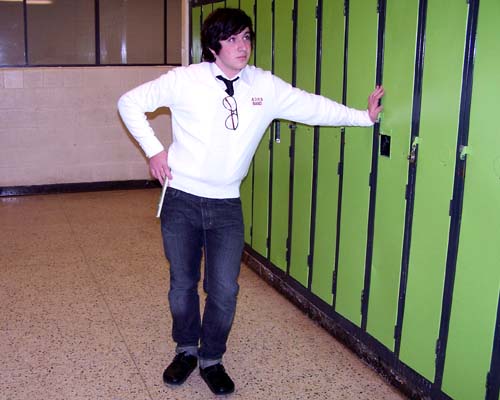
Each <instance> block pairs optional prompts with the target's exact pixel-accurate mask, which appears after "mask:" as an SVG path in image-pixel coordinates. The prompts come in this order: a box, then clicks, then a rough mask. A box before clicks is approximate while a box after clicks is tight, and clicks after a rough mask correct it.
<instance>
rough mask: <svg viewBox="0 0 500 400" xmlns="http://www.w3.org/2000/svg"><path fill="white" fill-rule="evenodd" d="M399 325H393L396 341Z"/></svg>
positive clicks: (396, 339)
mask: <svg viewBox="0 0 500 400" xmlns="http://www.w3.org/2000/svg"><path fill="white" fill-rule="evenodd" d="M398 328H399V326H398V324H396V325H394V340H395V341H396V342H397V341H398V340H399V334H398V331H399V329H398Z"/></svg>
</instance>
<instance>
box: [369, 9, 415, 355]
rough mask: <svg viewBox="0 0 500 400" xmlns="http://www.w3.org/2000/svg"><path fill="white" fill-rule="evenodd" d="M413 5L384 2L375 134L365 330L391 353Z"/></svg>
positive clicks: (412, 61)
mask: <svg viewBox="0 0 500 400" xmlns="http://www.w3.org/2000/svg"><path fill="white" fill-rule="evenodd" d="M418 7H419V1H418V0H388V1H387V3H386V26H385V45H384V82H383V84H384V88H385V90H386V93H387V94H386V96H385V97H384V100H383V102H384V109H385V111H384V115H383V118H382V119H381V124H380V134H381V135H385V136H386V137H388V138H389V139H388V140H390V153H389V154H388V155H381V154H380V152H379V155H378V157H379V159H378V174H377V201H376V207H375V226H374V239H373V257H372V269H371V281H370V300H369V304H368V320H367V331H368V333H370V334H371V335H372V336H373V337H375V338H376V339H378V340H379V341H380V342H381V343H383V344H384V345H385V346H386V347H388V348H389V349H391V350H394V326H395V324H396V319H397V310H398V295H399V278H400V270H401V262H402V260H401V256H402V249H403V238H404V225H405V208H406V201H405V191H406V181H407V176H408V159H407V156H408V149H409V143H410V132H411V123H412V103H413V101H412V100H413V75H414V65H415V46H416V40H415V38H416V36H417V33H416V32H417V22H418ZM385 140H386V139H385V138H384V141H385ZM386 143H387V142H386Z"/></svg>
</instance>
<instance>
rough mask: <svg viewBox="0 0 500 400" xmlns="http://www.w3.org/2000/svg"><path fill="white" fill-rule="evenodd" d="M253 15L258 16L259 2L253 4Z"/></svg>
mask: <svg viewBox="0 0 500 400" xmlns="http://www.w3.org/2000/svg"><path fill="white" fill-rule="evenodd" d="M253 15H257V2H255V3H253Z"/></svg>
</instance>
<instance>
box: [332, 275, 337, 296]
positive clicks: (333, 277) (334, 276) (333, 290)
mask: <svg viewBox="0 0 500 400" xmlns="http://www.w3.org/2000/svg"><path fill="white" fill-rule="evenodd" d="M336 294H337V274H336V273H335V271H333V274H332V295H333V297H335V295H336Z"/></svg>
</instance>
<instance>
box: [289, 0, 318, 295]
mask: <svg viewBox="0 0 500 400" xmlns="http://www.w3.org/2000/svg"><path fill="white" fill-rule="evenodd" d="M316 24H317V21H316V2H313V1H311V0H299V1H298V11H297V44H296V47H297V55H296V59H297V87H299V88H301V89H303V90H306V91H308V92H312V93H314V91H315V86H316V31H317V28H316ZM313 143H314V128H313V127H312V126H306V125H302V124H297V129H296V131H295V145H294V150H293V154H294V166H293V209H292V240H291V250H290V276H292V277H293V278H294V279H295V280H297V281H298V282H300V283H301V284H302V285H303V286H305V287H307V281H308V276H309V266H308V257H309V252H310V249H309V247H310V236H311V234H310V232H311V230H310V226H311V195H312V174H313Z"/></svg>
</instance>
